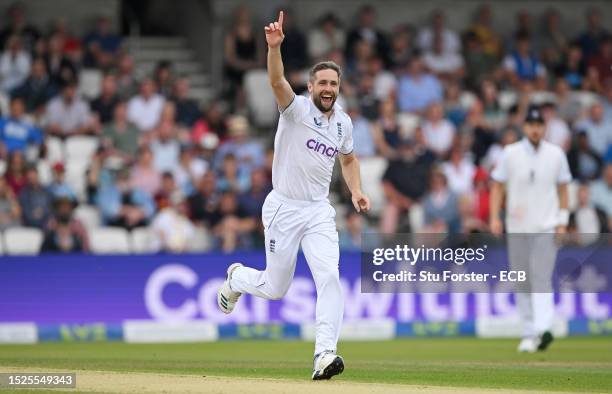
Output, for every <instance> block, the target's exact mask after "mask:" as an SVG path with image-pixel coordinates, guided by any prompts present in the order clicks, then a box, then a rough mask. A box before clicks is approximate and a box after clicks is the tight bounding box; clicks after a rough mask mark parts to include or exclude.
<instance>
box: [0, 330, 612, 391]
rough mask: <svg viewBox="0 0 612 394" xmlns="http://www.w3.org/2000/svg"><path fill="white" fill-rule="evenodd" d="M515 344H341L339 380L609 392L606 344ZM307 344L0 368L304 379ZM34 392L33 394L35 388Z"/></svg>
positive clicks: (4, 357) (51, 351)
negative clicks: (533, 350) (520, 349)
mask: <svg viewBox="0 0 612 394" xmlns="http://www.w3.org/2000/svg"><path fill="white" fill-rule="evenodd" d="M516 344H517V343H516V341H515V340H501V339H495V340H492V339H488V340H485V339H474V338H444V339H405V340H393V341H384V342H344V343H342V344H341V347H340V349H339V350H340V353H341V354H342V355H343V356H344V358H345V363H346V370H345V373H344V374H342V375H341V376H339V377H338V379H340V380H347V381H360V382H381V383H404V384H418V385H435V386H457V387H481V388H512V389H530V390H535V391H539V390H555V391H567V392H576V391H579V392H612V339H611V338H609V337H608V338H606V337H592V338H567V339H559V340H557V341H556V342H555V343H553V345H552V346H551V348H550V349H549V351H547V352H546V353H537V354H518V353H516V350H515V347H516ZM311 360H312V344H311V343H306V342H300V341H278V342H276V341H222V342H214V343H197V344H155V345H150V344H146V345H145V344H142V345H141V344H125V343H45V344H37V345H3V346H0V366H17V367H23V368H24V370H27V368H28V367H37V368H61V369H66V370H70V371H76V372H77V379H78V371H80V370H104V371H139V372H163V373H181V374H198V375H213V376H244V377H273V378H288V379H302V380H305V379H308V378H309V376H310V369H311V367H312V363H311ZM37 392H39V391H37Z"/></svg>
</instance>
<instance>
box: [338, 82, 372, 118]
mask: <svg viewBox="0 0 612 394" xmlns="http://www.w3.org/2000/svg"><path fill="white" fill-rule="evenodd" d="M352 100H353V101H357V104H358V105H359V109H360V112H361V114H362V115H363V116H364V117H365V118H366V119H367V120H369V121H374V120H376V119H378V117H379V116H380V114H379V112H378V111H379V107H380V101H379V100H378V97H377V95H376V92H375V91H374V76H373V75H372V74H369V73H363V74H362V75H361V77H360V78H359V82H358V86H357V90H356V95H355V97H354V98H353V99H352ZM345 104H346V105H344V107H350V106H352V105H353V104H352V103H345Z"/></svg>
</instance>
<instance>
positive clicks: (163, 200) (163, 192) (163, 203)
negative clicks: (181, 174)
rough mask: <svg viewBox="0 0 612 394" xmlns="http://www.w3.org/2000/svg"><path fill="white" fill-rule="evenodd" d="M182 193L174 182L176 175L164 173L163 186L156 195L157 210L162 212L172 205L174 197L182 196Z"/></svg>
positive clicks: (168, 172) (162, 177)
mask: <svg viewBox="0 0 612 394" xmlns="http://www.w3.org/2000/svg"><path fill="white" fill-rule="evenodd" d="M180 193H181V191H180V190H179V188H178V187H177V185H176V181H175V180H174V175H173V174H172V173H171V172H170V171H167V172H164V173H162V175H161V185H160V187H159V190H158V191H157V193H155V197H154V200H155V204H156V206H157V210H158V211H161V210H162V209H164V208H166V207H167V206H169V205H170V204H171V201H170V199H171V198H172V196H174V195H178V194H180Z"/></svg>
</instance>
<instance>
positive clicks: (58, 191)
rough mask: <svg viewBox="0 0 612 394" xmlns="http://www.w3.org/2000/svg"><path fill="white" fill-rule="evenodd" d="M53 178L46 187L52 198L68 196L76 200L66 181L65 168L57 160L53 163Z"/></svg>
mask: <svg viewBox="0 0 612 394" xmlns="http://www.w3.org/2000/svg"><path fill="white" fill-rule="evenodd" d="M52 170H53V175H52V176H53V180H52V181H51V184H50V185H49V187H48V190H49V193H51V196H52V197H53V198H59V197H68V198H70V199H71V200H73V201H76V199H77V195H76V193H75V192H74V190H73V189H72V187H71V186H70V185H69V184H68V183H67V182H66V179H65V175H66V168H65V167H64V163H62V162H57V163H55V164H53V168H52Z"/></svg>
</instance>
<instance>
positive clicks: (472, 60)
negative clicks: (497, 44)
mask: <svg viewBox="0 0 612 394" xmlns="http://www.w3.org/2000/svg"><path fill="white" fill-rule="evenodd" d="M464 40H465V45H464V49H465V50H464V53H463V58H464V59H465V74H466V75H465V83H466V86H467V87H468V88H470V89H472V90H477V88H478V86H480V84H481V82H482V80H483V79H487V78H493V77H495V76H496V75H495V74H497V73H496V69H497V64H498V59H497V57H496V56H495V55H493V54H491V53H489V52H487V51H486V50H485V46H484V45H483V43H482V42H481V41H480V39H479V37H478V35H477V34H476V33H474V32H468V33H466V34H465V38H464Z"/></svg>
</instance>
